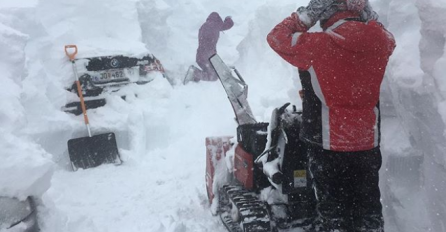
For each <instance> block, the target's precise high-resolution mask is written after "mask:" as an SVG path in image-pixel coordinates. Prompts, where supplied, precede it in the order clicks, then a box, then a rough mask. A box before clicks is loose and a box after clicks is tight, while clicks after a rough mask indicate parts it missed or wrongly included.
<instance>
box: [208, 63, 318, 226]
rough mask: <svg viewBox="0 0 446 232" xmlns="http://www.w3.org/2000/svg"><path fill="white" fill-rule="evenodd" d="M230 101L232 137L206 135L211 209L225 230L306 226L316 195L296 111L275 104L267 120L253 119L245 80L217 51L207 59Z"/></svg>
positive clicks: (308, 223)
mask: <svg viewBox="0 0 446 232" xmlns="http://www.w3.org/2000/svg"><path fill="white" fill-rule="evenodd" d="M210 61H211V64H212V65H213V67H214V69H215V71H216V72H217V74H218V77H219V79H220V81H221V83H222V85H223V87H224V89H225V91H226V93H227V95H228V99H229V101H230V103H231V105H232V108H233V110H234V113H235V115H236V120H237V122H238V127H237V138H236V139H237V143H236V144H233V143H235V141H232V140H231V138H230V137H227V136H222V137H208V138H206V156H207V157H206V188H207V195H208V199H209V202H210V204H211V211H212V213H213V214H214V215H220V218H221V220H222V222H223V224H224V225H225V226H226V228H227V229H228V230H229V231H230V232H260V231H264V232H267V231H277V230H279V229H290V228H300V229H304V230H307V231H311V230H312V229H311V228H310V227H311V225H312V220H313V218H314V217H315V213H316V211H315V208H314V206H315V198H314V193H313V190H312V188H311V187H310V186H311V183H310V182H311V181H310V178H309V176H308V175H309V172H307V167H308V160H307V157H306V152H305V151H306V148H305V144H304V143H303V142H302V141H300V140H299V130H300V122H301V112H299V111H297V110H296V108H295V107H293V108H292V109H291V110H288V109H287V108H288V106H289V105H290V104H289V103H287V104H285V105H283V106H282V107H280V108H276V109H275V110H274V111H273V113H272V117H271V122H270V123H265V122H260V123H259V122H257V121H256V120H255V118H254V116H253V114H252V112H251V108H250V107H249V104H248V102H247V89H248V86H247V85H246V83H245V81H244V80H243V78H242V77H241V75H240V73H239V72H238V71H237V69H235V68H234V67H231V68H230V67H228V66H227V65H226V64H225V63H224V62H223V61H222V60H221V58H220V57H219V56H218V55H215V56H213V57H212V58H211V59H210Z"/></svg>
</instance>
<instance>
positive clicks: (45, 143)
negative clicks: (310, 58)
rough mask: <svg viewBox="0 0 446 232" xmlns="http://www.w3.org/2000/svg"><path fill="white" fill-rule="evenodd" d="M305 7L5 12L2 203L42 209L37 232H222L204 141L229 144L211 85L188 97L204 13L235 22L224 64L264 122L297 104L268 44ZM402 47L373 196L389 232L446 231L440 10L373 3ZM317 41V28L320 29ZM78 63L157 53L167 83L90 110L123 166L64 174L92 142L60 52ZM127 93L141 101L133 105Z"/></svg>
mask: <svg viewBox="0 0 446 232" xmlns="http://www.w3.org/2000/svg"><path fill="white" fill-rule="evenodd" d="M306 3H307V1H304V0H299V1H291V0H286V1H280V3H278V2H277V1H273V0H261V1H253V2H249V3H247V2H245V3H244V4H240V2H239V1H237V0H227V1H224V2H219V1H217V2H216V1H211V0H185V1H174V0H127V1H120V0H93V1H92V0H90V1H87V0H76V1H74V0H71V1H57V0H40V1H37V0H35V1H23V0H22V1H17V0H6V1H5V0H3V1H2V2H0V51H1V53H0V73H1V78H0V79H1V81H2V84H1V85H0V108H1V111H0V149H1V153H0V156H1V157H2V158H3V160H4V161H3V162H0V195H6V196H16V197H20V198H24V197H26V196H28V195H34V196H37V197H38V198H40V199H41V200H40V206H39V213H40V218H39V219H40V221H39V223H40V225H41V227H42V231H44V232H53V231H54V232H56V231H57V232H58V231H68V232H85V231H101V232H102V231H156V232H185V231H194V232H195V231H197V232H200V231H203V232H204V231H217V232H218V231H222V232H223V231H225V228H224V226H223V225H222V224H221V223H220V221H219V219H218V218H217V217H212V216H211V214H210V211H209V205H208V203H207V200H206V192H205V182H204V168H205V146H204V138H205V137H206V136H219V135H234V134H235V128H236V123H235V122H234V120H233V118H234V115H233V113H232V109H231V107H230V104H229V102H228V101H227V98H226V96H225V93H224V90H223V88H222V87H221V84H220V83H218V82H212V83H199V84H194V83H192V84H189V85H187V86H182V85H180V84H179V83H180V82H181V81H180V79H181V78H183V76H184V75H185V73H186V70H187V68H188V66H189V65H191V64H194V61H195V50H196V48H197V45H198V44H197V43H198V41H197V33H198V28H199V27H200V25H201V24H202V23H203V22H204V20H205V19H206V17H207V16H208V14H209V13H210V12H212V11H218V12H219V13H220V14H221V16H222V17H225V16H227V15H230V16H232V17H233V20H234V22H235V26H234V27H233V28H232V29H230V30H228V31H226V32H225V33H223V34H221V37H220V41H219V44H218V48H217V49H218V52H219V54H220V56H221V57H222V58H223V60H225V61H226V62H227V63H228V64H234V65H235V66H236V67H237V68H238V70H239V71H240V72H241V73H242V75H243V77H244V78H245V80H246V81H247V83H248V84H249V102H250V104H251V108H252V110H253V113H254V114H255V116H256V118H257V119H258V121H268V120H269V117H270V113H271V111H272V109H273V108H275V107H277V106H280V105H282V104H283V103H285V102H288V101H291V102H293V103H294V104H296V105H298V106H299V104H300V102H299V100H298V95H297V94H298V89H299V86H300V85H299V83H298V81H297V80H298V77H297V72H296V70H295V69H294V68H292V67H291V66H290V65H288V64H287V63H285V62H284V61H282V60H281V58H280V57H278V56H277V55H276V54H275V53H274V52H273V51H272V50H271V49H270V48H269V47H268V45H267V44H266V34H267V33H268V32H269V31H270V30H271V28H272V27H273V26H274V25H275V24H276V23H278V22H279V21H280V20H282V19H283V18H284V17H286V16H287V15H289V14H290V12H292V11H293V10H295V9H296V8H297V7H298V6H300V5H304V4H306ZM372 4H373V6H374V7H375V9H376V10H377V11H378V12H379V13H380V15H381V21H382V22H383V23H384V24H385V25H387V26H388V28H389V29H390V30H391V31H392V32H393V33H394V35H395V37H396V39H397V45H398V47H397V49H396V51H395V53H394V55H393V57H392V60H391V62H390V64H389V69H388V72H387V76H386V81H385V83H384V85H383V98H382V106H383V116H384V118H383V123H382V128H383V142H382V148H383V155H384V163H383V167H382V169H381V189H382V195H383V204H384V206H385V209H384V213H385V217H386V231H390V232H397V231H398V232H407V231H413V232H421V231H433V232H446V197H444V192H445V191H446V183H445V180H446V155H445V152H446V147H445V145H444V144H446V143H445V142H446V141H445V140H446V139H445V137H444V132H445V122H446V103H445V97H446V93H445V89H446V82H445V81H444V76H445V71H444V70H443V69H442V67H444V63H445V60H446V55H445V54H444V48H445V35H446V27H445V26H444V23H443V22H444V21H445V18H444V17H445V16H444V15H445V14H444V13H445V11H446V1H445V0H435V1H434V0H428V1H426V0H390V1H389V0H374V1H372ZM315 30H317V28H316V29H315ZM66 44H76V45H77V46H78V48H79V54H78V56H79V57H88V56H96V55H110V54H122V53H124V54H136V55H139V54H144V53H147V52H152V53H153V54H154V55H155V56H156V57H157V58H159V59H160V60H161V62H162V63H163V65H164V66H165V68H166V69H167V72H168V75H169V77H170V78H171V81H173V82H174V83H177V84H176V85H174V86H173V87H172V86H171V85H170V84H169V82H168V81H167V80H165V79H163V78H161V77H159V78H157V79H156V80H155V81H153V82H151V83H150V84H147V85H142V86H139V85H131V86H128V87H126V88H124V89H123V90H122V92H123V93H126V94H127V101H123V100H122V99H120V98H119V97H110V98H108V99H107V100H108V102H109V104H107V105H106V106H105V107H102V108H99V109H96V110H90V111H89V112H88V113H89V116H90V120H91V126H92V130H93V134H94V133H101V132H105V131H111V132H115V133H116V134H117V140H118V146H119V148H120V152H121V156H122V158H123V160H124V164H123V165H121V166H119V167H115V166H113V165H103V166H100V167H98V168H94V169H89V170H79V171H77V172H71V171H70V166H69V165H68V153H67V146H66V142H67V140H68V139H70V138H75V137H79V136H86V129H85V126H84V124H83V121H82V117H81V116H73V115H69V114H66V113H64V112H62V111H61V110H60V108H61V107H62V106H63V105H64V104H65V103H66V102H67V101H68V100H69V99H72V98H73V95H72V94H70V93H68V92H67V91H65V90H64V88H65V87H67V86H68V85H70V84H71V83H72V81H73V76H72V70H71V64H70V63H69V62H68V60H67V58H66V57H65V55H64V52H63V46H64V45H66ZM135 94H137V95H138V97H135Z"/></svg>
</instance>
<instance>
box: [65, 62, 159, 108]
mask: <svg viewBox="0 0 446 232" xmlns="http://www.w3.org/2000/svg"><path fill="white" fill-rule="evenodd" d="M76 65H77V66H78V67H77V68H78V70H79V81H80V83H81V86H82V91H83V94H84V97H85V106H86V108H87V109H94V108H98V107H101V106H104V105H105V104H106V101H105V99H104V94H111V93H113V92H116V91H117V90H119V88H120V87H122V86H124V85H128V84H130V83H136V84H147V83H149V82H151V81H152V80H154V79H155V78H158V77H159V76H161V77H162V78H167V76H166V73H165V71H164V68H163V66H162V65H161V62H160V61H159V60H158V59H157V58H156V57H155V56H153V55H152V54H147V55H145V56H143V57H131V56H124V55H117V56H100V57H90V58H79V59H76ZM67 90H68V91H70V92H73V93H77V86H76V84H75V83H73V84H72V85H71V86H70V87H69V88H67ZM122 98H123V99H125V97H122ZM63 110H64V111H65V112H68V113H73V114H75V115H80V114H82V109H81V106H80V103H79V101H73V102H70V103H68V104H66V105H65V107H63Z"/></svg>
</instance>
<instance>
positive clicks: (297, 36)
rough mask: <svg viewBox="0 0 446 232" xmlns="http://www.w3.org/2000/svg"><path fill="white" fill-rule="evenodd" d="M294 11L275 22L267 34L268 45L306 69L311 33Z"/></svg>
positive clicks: (294, 64)
mask: <svg viewBox="0 0 446 232" xmlns="http://www.w3.org/2000/svg"><path fill="white" fill-rule="evenodd" d="M307 30H308V28H307V26H306V25H305V24H304V23H303V22H302V21H301V20H300V19H299V17H298V15H297V14H296V13H293V14H292V15H291V16H290V17H287V18H286V19H284V20H283V21H282V22H281V23H279V24H277V25H276V26H275V27H274V28H273V29H272V30H271V32H270V33H269V34H268V36H267V41H268V44H269V46H271V48H272V49H273V50H274V51H275V52H277V54H279V55H280V56H281V57H282V58H283V59H285V60H286V61H287V62H288V63H290V64H292V65H293V66H296V67H298V68H300V69H302V70H306V69H308V68H309V66H310V62H311V47H310V43H309V41H310V40H311V37H312V36H311V33H306V31H307Z"/></svg>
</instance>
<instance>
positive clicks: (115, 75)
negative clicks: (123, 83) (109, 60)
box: [91, 69, 128, 83]
mask: <svg viewBox="0 0 446 232" xmlns="http://www.w3.org/2000/svg"><path fill="white" fill-rule="evenodd" d="M91 78H92V80H93V82H96V83H103V82H109V81H113V80H125V79H128V78H127V75H126V73H125V72H124V70H123V69H119V70H107V71H102V72H95V73H94V74H93V75H92V76H91Z"/></svg>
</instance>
